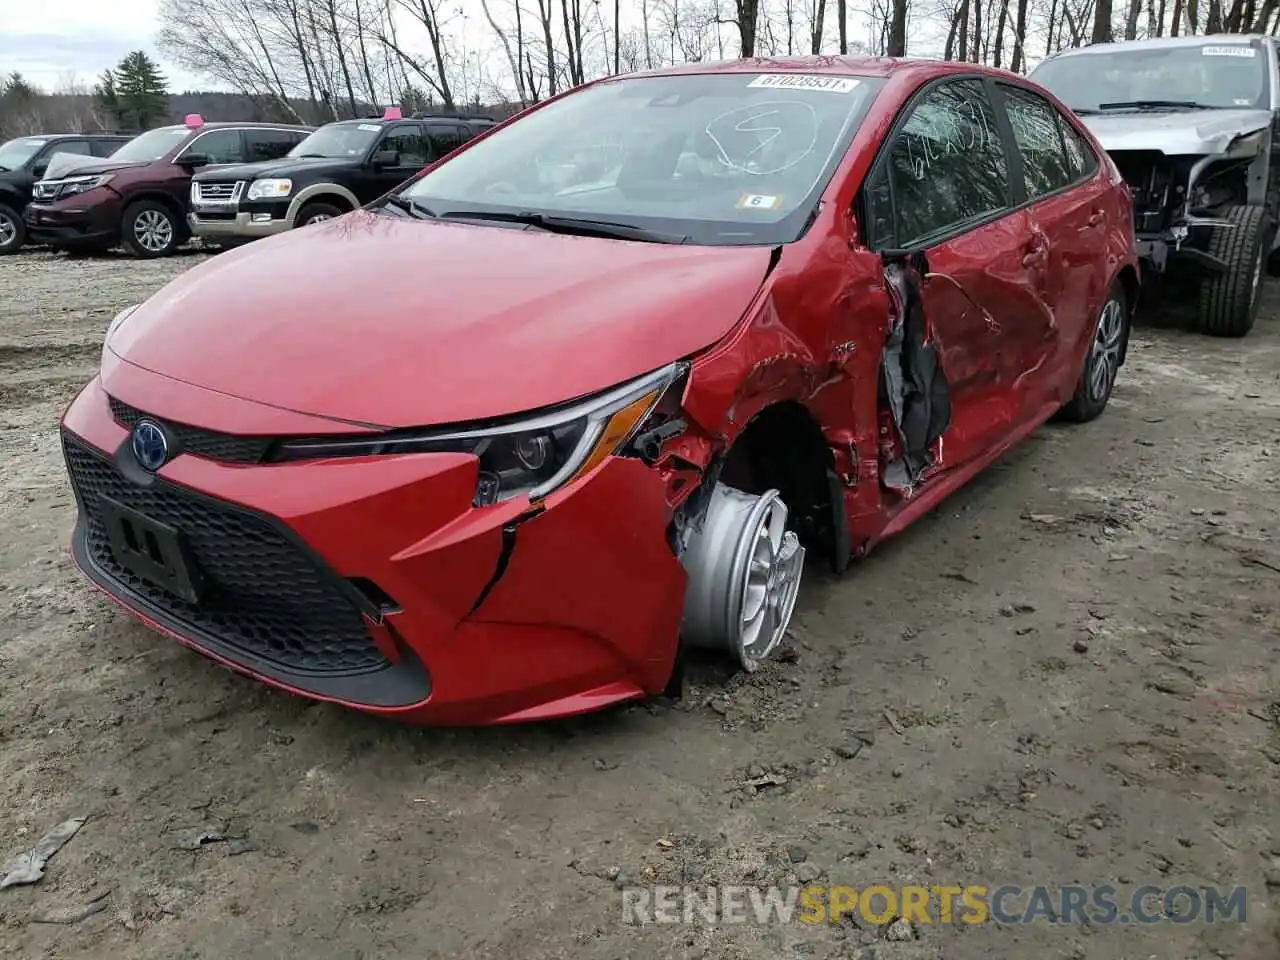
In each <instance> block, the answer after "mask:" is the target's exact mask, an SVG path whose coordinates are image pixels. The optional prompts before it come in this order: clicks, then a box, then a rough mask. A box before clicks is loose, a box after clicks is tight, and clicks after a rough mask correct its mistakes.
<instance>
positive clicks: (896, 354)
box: [881, 253, 951, 496]
mask: <svg viewBox="0 0 1280 960" xmlns="http://www.w3.org/2000/svg"><path fill="white" fill-rule="evenodd" d="M928 272H929V265H928V262H927V261H926V260H925V257H924V255H923V254H921V253H915V254H910V255H906V256H894V257H886V258H885V265H884V278H885V285H886V287H887V288H888V291H889V297H890V300H891V302H892V305H893V316H892V318H891V322H890V326H889V331H888V334H887V336H886V338H885V345H884V350H883V359H884V362H883V364H882V365H881V369H882V370H883V377H884V391H885V395H886V397H887V399H888V404H889V411H890V414H891V416H892V418H893V423H894V426H895V427H896V428H897V432H898V436H899V439H900V440H901V443H902V456H901V458H900V459H898V460H895V461H892V462H891V463H888V464H886V465H885V469H884V482H885V484H886V485H887V486H889V487H891V488H892V489H895V490H897V491H899V492H900V493H902V494H903V495H904V496H910V495H911V492H912V490H913V489H914V487H915V485H916V483H917V482H918V481H919V480H920V477H921V475H922V474H923V473H924V471H925V470H926V469H927V468H928V467H930V466H933V465H934V463H935V462H936V457H935V455H934V453H933V452H931V448H932V447H933V445H934V443H935V442H937V441H938V440H939V439H940V438H941V436H942V434H943V432H944V431H945V430H946V429H947V426H948V425H949V424H950V423H951V400H950V396H949V394H948V391H947V381H946V376H945V374H944V373H943V370H942V364H941V362H940V358H939V351H938V344H937V343H936V342H934V341H933V340H932V338H931V337H930V335H929V334H930V331H929V326H928V320H927V318H926V317H925V313H924V295H923V293H924V277H925V276H926V274H928Z"/></svg>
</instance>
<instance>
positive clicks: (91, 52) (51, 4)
mask: <svg viewBox="0 0 1280 960" xmlns="http://www.w3.org/2000/svg"><path fill="white" fill-rule="evenodd" d="M457 4H458V7H459V8H461V9H464V10H468V11H469V12H470V13H471V14H473V15H468V16H467V17H466V18H465V20H464V21H463V22H462V24H459V23H457V22H456V21H455V22H453V23H452V24H451V29H455V30H456V29H457V28H458V27H461V29H462V33H463V35H464V36H467V37H468V38H469V39H470V40H471V42H472V43H474V42H476V41H478V40H480V35H481V34H483V35H484V42H490V41H491V38H489V37H488V33H489V31H488V28H487V26H486V25H485V22H484V20H483V18H482V16H481V15H480V13H479V4H478V3H475V2H474V0H457ZM633 5H635V4H634V3H633V2H624V4H623V6H624V9H625V8H626V7H630V6H633ZM855 6H860V5H859V4H850V7H851V8H852V7H855ZM158 7H159V0H0V76H3V75H6V74H9V73H11V72H13V71H14V70H17V71H18V72H20V73H21V74H22V75H23V76H24V77H26V79H27V80H29V81H30V82H32V83H34V84H36V85H37V86H40V87H42V88H44V89H45V90H58V89H65V88H66V87H67V86H68V84H69V82H70V81H72V80H75V81H78V82H79V83H81V84H83V85H85V86H86V87H92V86H93V84H94V83H95V82H96V80H97V78H98V76H99V75H100V74H101V73H102V71H103V70H106V69H108V68H109V67H114V66H115V65H116V64H117V63H119V62H120V59H121V58H122V57H124V56H125V54H127V53H129V52H131V51H133V50H145V51H147V52H148V53H149V54H150V55H151V56H152V57H153V59H155V60H156V62H157V63H158V64H159V65H160V68H161V71H162V72H163V73H164V75H165V76H166V77H167V78H168V80H169V89H170V90H172V91H174V92H178V91H185V90H210V89H216V88H217V85H216V84H213V83H210V82H209V81H207V80H204V79H203V78H201V77H198V76H194V75H192V74H191V73H189V72H187V71H185V70H183V69H182V68H180V67H178V66H177V65H176V64H174V63H171V62H166V61H165V58H164V57H163V56H162V55H161V54H160V53H159V51H158V50H157V49H156V44H155V35H156V32H157V31H158V29H159V24H158V21H157V8H158ZM797 7H803V4H800V3H798V4H797ZM491 9H492V8H491ZM851 14H852V10H851ZM850 21H851V22H850V27H851V30H850V37H851V38H852V39H859V38H861V37H862V33H863V31H865V29H866V27H865V19H864V17H863V16H862V15H852V16H851V17H850ZM855 21H862V22H861V23H856V22H855ZM921 26H924V27H925V30H924V32H925V33H930V32H931V31H930V30H929V27H932V26H934V25H933V24H927V25H925V24H915V23H913V24H912V28H911V30H910V34H911V36H912V39H913V42H914V43H917V44H919V42H920V40H921V39H922V38H921V37H920V35H919V34H920V27H921ZM859 28H861V29H859ZM419 32H420V31H419ZM831 32H832V33H834V26H833V27H832V28H831ZM413 33H414V31H413V30H412V28H410V29H409V30H407V31H406V32H405V33H404V34H402V41H405V40H408V43H409V44H410V45H411V46H416V47H418V48H420V49H423V50H425V49H427V45H426V43H425V38H418V37H414V36H413ZM419 39H421V40H422V42H421V43H419V42H418V41H419ZM926 45H931V46H934V45H937V44H926ZM912 52H913V53H917V54H918V55H923V56H929V55H937V53H938V52H939V51H935V50H924V49H919V50H916V49H913V50H912Z"/></svg>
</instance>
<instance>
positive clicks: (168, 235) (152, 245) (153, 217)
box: [133, 210, 173, 253]
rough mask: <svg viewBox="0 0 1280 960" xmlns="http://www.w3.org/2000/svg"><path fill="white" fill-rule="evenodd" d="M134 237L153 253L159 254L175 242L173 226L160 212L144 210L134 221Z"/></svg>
mask: <svg viewBox="0 0 1280 960" xmlns="http://www.w3.org/2000/svg"><path fill="white" fill-rule="evenodd" d="M133 235H134V236H135V237H137V238H138V243H139V244H141V245H142V247H143V248H144V249H146V250H149V251H151V252H152V253H159V252H160V251H161V250H163V249H165V248H166V247H167V246H169V244H170V243H171V242H172V241H173V224H172V223H171V222H170V221H169V218H168V217H166V216H165V215H164V214H163V213H161V212H160V211H159V210H143V211H142V212H141V213H140V214H138V216H137V217H136V218H135V219H134V221H133Z"/></svg>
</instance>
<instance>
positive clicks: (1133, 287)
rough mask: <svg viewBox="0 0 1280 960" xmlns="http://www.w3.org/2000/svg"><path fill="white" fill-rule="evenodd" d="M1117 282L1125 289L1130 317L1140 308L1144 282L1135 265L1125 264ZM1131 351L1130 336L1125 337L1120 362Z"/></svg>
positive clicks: (1126, 306)
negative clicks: (1140, 278) (1139, 302)
mask: <svg viewBox="0 0 1280 960" xmlns="http://www.w3.org/2000/svg"><path fill="white" fill-rule="evenodd" d="M1116 282H1117V283H1119V284H1120V289H1122V290H1123V291H1124V305H1125V309H1126V310H1127V311H1128V313H1129V316H1130V318H1132V317H1133V315H1134V313H1136V312H1137V309H1138V297H1139V295H1140V293H1141V290H1142V283H1141V281H1140V280H1139V279H1138V271H1137V270H1135V269H1133V267H1131V266H1129V265H1128V264H1125V265H1124V266H1123V267H1121V268H1120V273H1119V274H1118V275H1117V276H1116ZM1128 352H1129V338H1128V337H1125V338H1124V342H1123V343H1122V344H1121V346H1120V363H1121V364H1123V363H1124V361H1125V356H1126V355H1127V354H1128Z"/></svg>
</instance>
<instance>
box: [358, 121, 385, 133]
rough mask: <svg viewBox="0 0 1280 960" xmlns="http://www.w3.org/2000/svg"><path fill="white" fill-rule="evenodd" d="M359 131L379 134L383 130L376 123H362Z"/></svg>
mask: <svg viewBox="0 0 1280 960" xmlns="http://www.w3.org/2000/svg"><path fill="white" fill-rule="evenodd" d="M357 129H359V130H364V131H366V132H367V133H377V132H378V131H379V130H381V129H382V128H381V127H380V126H378V125H377V124H376V123H362V124H360V126H359V127H358V128H357Z"/></svg>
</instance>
